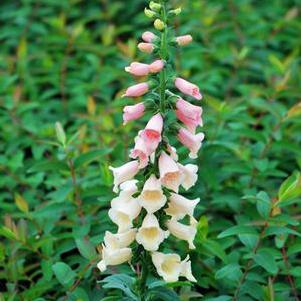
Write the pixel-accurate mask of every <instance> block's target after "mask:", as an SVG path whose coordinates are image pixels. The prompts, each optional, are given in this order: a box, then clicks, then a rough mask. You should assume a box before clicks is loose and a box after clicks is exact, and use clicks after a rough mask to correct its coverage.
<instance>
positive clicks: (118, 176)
mask: <svg viewBox="0 0 301 301" xmlns="http://www.w3.org/2000/svg"><path fill="white" fill-rule="evenodd" d="M109 169H110V170H112V172H113V175H114V189H113V191H114V192H118V186H119V185H120V184H121V183H123V182H126V181H128V180H131V179H132V178H133V177H134V176H135V175H136V174H137V173H138V172H139V162H138V161H137V160H135V161H131V162H128V163H126V164H124V165H122V166H120V167H115V168H114V167H112V166H110V167H109Z"/></svg>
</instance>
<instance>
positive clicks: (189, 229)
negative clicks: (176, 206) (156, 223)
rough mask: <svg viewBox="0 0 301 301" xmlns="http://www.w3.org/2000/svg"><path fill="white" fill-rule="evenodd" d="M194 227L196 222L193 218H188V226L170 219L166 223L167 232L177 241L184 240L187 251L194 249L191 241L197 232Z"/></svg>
mask: <svg viewBox="0 0 301 301" xmlns="http://www.w3.org/2000/svg"><path fill="white" fill-rule="evenodd" d="M196 225H197V221H196V220H195V219H194V218H193V217H190V225H184V224H181V223H179V222H178V221H177V220H176V219H175V218H171V219H170V220H169V221H168V222H167V228H168V230H169V232H170V233H171V234H172V235H174V236H175V237H177V238H179V239H182V240H186V241H187V242H188V244H189V249H195V245H194V244H193V241H194V237H195V235H196V232H197V229H196Z"/></svg>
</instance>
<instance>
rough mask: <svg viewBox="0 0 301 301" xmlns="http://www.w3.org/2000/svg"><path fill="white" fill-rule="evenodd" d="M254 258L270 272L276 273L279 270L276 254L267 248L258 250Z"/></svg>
mask: <svg viewBox="0 0 301 301" xmlns="http://www.w3.org/2000/svg"><path fill="white" fill-rule="evenodd" d="M253 259H254V261H255V262H256V263H257V264H258V265H259V266H261V267H263V268H264V269H265V270H266V271H267V272H268V273H270V274H273V275H275V274H276V273H277V272H278V267H277V263H276V261H275V259H274V256H273V254H272V253H271V252H269V251H268V250H267V249H262V250H258V252H257V253H256V254H255V255H254V257H253Z"/></svg>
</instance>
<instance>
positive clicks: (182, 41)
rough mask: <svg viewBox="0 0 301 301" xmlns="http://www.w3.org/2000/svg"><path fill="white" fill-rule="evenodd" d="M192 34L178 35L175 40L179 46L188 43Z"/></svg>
mask: <svg viewBox="0 0 301 301" xmlns="http://www.w3.org/2000/svg"><path fill="white" fill-rule="evenodd" d="M192 40H193V39H192V36H191V35H190V34H187V35H185V36H179V37H176V42H177V43H178V45H179V46H185V45H188V44H190V43H191V42H192Z"/></svg>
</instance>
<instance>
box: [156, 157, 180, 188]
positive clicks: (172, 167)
mask: <svg viewBox="0 0 301 301" xmlns="http://www.w3.org/2000/svg"><path fill="white" fill-rule="evenodd" d="M159 171H160V179H161V182H162V184H163V185H164V186H165V187H166V188H169V189H171V190H173V191H175V192H178V190H179V186H180V183H181V174H180V169H179V167H178V165H177V163H176V162H175V161H174V160H173V159H172V158H171V157H170V156H168V155H167V154H166V153H165V152H162V153H161V156H160V158H159Z"/></svg>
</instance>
